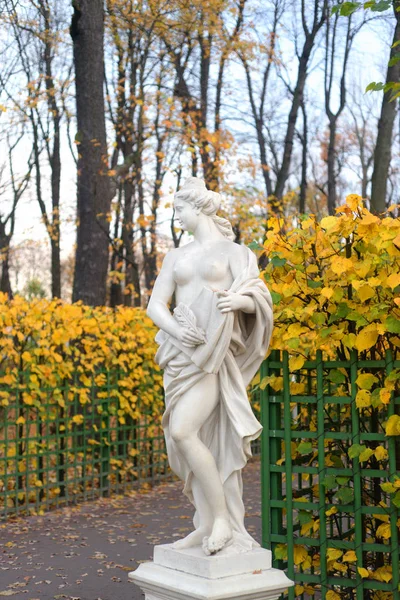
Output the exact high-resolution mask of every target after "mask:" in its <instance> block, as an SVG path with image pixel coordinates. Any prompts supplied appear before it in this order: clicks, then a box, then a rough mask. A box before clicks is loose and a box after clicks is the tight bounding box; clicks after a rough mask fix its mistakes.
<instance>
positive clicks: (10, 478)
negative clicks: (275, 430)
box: [0, 369, 260, 520]
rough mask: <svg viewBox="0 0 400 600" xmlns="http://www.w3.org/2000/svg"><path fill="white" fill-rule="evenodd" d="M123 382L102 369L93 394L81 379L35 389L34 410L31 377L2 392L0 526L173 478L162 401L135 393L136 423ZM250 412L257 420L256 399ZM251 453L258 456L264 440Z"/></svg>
mask: <svg viewBox="0 0 400 600" xmlns="http://www.w3.org/2000/svg"><path fill="white" fill-rule="evenodd" d="M125 375H126V374H124V373H123V372H122V371H121V369H114V370H112V369H110V370H100V369H99V370H97V371H96V373H94V374H93V377H92V385H91V386H90V387H87V386H85V385H83V384H82V383H81V381H80V373H78V372H77V373H75V374H74V375H72V376H71V378H69V379H68V380H60V381H57V382H55V385H54V386H53V387H48V388H43V387H42V386H41V385H39V384H38V387H37V388H36V392H38V391H39V390H40V391H42V392H45V396H46V400H45V401H43V400H40V401H38V402H37V403H36V404H35V405H32V404H27V403H26V399H27V398H26V390H29V389H30V386H31V385H32V382H31V373H30V372H29V371H28V370H26V371H21V372H20V373H19V374H18V384H17V385H13V386H5V385H4V384H2V385H0V392H1V390H3V391H7V393H8V394H9V398H10V403H9V405H8V406H0V520H2V519H7V518H10V517H15V516H25V515H28V514H38V513H39V514H40V513H41V512H42V511H47V510H51V509H54V508H59V507H61V506H64V505H66V504H76V503H78V502H84V501H87V500H94V499H96V498H99V497H107V496H111V495H113V494H125V493H127V492H129V491H130V490H133V489H136V488H138V487H140V486H142V485H143V484H146V483H150V484H154V483H157V482H159V481H162V480H163V479H165V478H167V477H171V476H172V474H171V471H170V469H169V466H168V460H167V454H166V448H165V440H164V434H163V431H162V428H161V414H162V412H163V408H162V398H158V399H157V400H156V401H155V403H154V404H152V405H148V404H145V403H143V402H142V401H141V400H140V393H138V396H139V399H138V401H137V404H136V406H135V415H136V417H135V418H133V417H132V416H129V415H128V414H126V411H124V410H121V407H120V405H119V401H118V398H117V394H116V392H117V391H118V390H119V391H121V389H120V384H119V382H120V381H121V380H123V379H124V376H125ZM99 376H100V377H99ZM95 381H96V382H97V383H95ZM99 381H102V382H103V383H101V384H99V383H98V382H99ZM82 393H84V394H85V396H86V398H87V400H88V401H86V402H85V403H84V404H82V402H81V395H82ZM71 395H72V397H73V400H72V401H71V399H70V398H71ZM253 408H254V410H255V412H256V414H258V413H259V401H258V399H257V398H254V402H253ZM252 449H253V454H254V455H258V454H259V453H260V440H256V441H255V442H254V443H253V447H252Z"/></svg>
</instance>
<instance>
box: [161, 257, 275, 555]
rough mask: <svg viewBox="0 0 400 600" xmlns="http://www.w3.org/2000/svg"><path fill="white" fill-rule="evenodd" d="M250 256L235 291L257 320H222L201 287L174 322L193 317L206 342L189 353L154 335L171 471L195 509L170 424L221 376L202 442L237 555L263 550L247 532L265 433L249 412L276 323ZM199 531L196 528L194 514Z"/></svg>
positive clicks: (239, 315)
mask: <svg viewBox="0 0 400 600" xmlns="http://www.w3.org/2000/svg"><path fill="white" fill-rule="evenodd" d="M246 251H247V252H246V254H247V266H246V268H245V269H244V271H243V272H242V273H241V274H240V275H239V276H238V277H237V278H236V279H235V280H234V281H233V283H232V285H231V287H230V291H232V292H236V293H239V294H243V295H245V296H250V297H251V298H252V299H253V300H254V305H255V313H254V314H247V313H244V312H242V311H231V312H228V313H225V314H222V313H221V311H220V310H219V309H218V308H217V306H216V304H217V301H218V297H217V295H216V293H215V292H214V291H213V290H211V289H209V288H206V287H204V288H203V289H202V291H201V292H200V294H199V296H198V297H197V298H196V299H195V300H194V301H193V302H192V303H191V305H190V306H189V307H186V306H185V305H182V304H179V305H178V307H177V309H175V311H174V316H175V318H177V320H178V321H179V323H180V324H181V325H182V314H183V320H184V319H185V318H187V319H188V323H189V325H188V326H190V322H192V323H193V321H195V323H196V324H197V326H198V327H199V328H201V329H203V330H204V332H205V336H206V342H205V343H203V344H201V345H199V346H196V347H194V348H187V347H185V346H183V345H182V343H181V342H180V341H179V340H177V339H176V338H174V337H172V336H170V335H168V334H167V333H165V332H164V331H162V330H160V331H159V332H158V334H157V336H156V341H157V343H158V344H160V347H159V349H158V352H157V354H156V362H157V363H158V364H159V365H160V367H161V368H162V369H164V370H165V381H164V382H165V404H166V410H165V413H164V416H163V428H164V435H165V439H166V445H167V452H168V459H169V463H170V466H171V469H172V470H173V471H174V472H175V473H176V474H177V475H178V476H179V477H180V479H182V481H184V482H185V487H184V493H185V494H186V495H187V496H188V498H189V499H190V500H191V502H192V503H193V504H194V505H195V501H194V497H193V493H192V478H193V473H192V472H191V470H190V467H189V465H188V463H187V461H186V460H185V457H184V455H183V454H182V453H181V452H180V451H179V449H178V447H177V445H176V444H175V443H174V441H173V439H172V437H171V435H170V422H171V417H172V415H173V412H174V410H175V407H176V406H177V405H178V404H179V399H180V398H181V397H182V395H183V394H185V393H186V392H187V391H188V390H190V389H191V387H192V386H193V385H195V384H197V383H198V382H199V381H201V379H202V378H204V377H205V376H206V375H207V374H209V373H215V374H217V375H218V383H219V396H220V398H219V402H218V404H217V406H216V408H215V409H214V411H213V412H212V414H211V415H210V416H209V418H208V419H207V421H206V422H205V423H204V424H203V426H202V428H201V430H200V432H199V437H200V439H201V440H202V442H203V443H204V444H205V445H206V446H207V447H208V448H209V449H210V451H211V453H212V455H213V457H214V459H215V462H216V464H217V467H218V470H219V473H220V476H221V480H222V483H223V485H224V491H225V497H226V503H227V508H228V511H229V514H230V519H231V524H232V528H233V544H234V546H235V547H237V549H238V551H240V550H249V549H251V548H252V547H255V546H258V544H257V542H256V541H255V540H254V539H253V538H252V537H251V536H250V534H249V533H248V532H247V531H246V529H245V527H244V505H243V500H242V491H243V490H242V475H241V469H242V468H243V467H244V466H245V464H246V462H247V460H248V458H249V457H250V456H251V448H250V444H251V441H252V440H254V439H256V438H257V437H258V436H259V435H260V433H261V429H262V427H261V424H260V423H259V422H258V421H257V419H256V418H255V416H254V414H253V412H252V410H251V407H250V404H249V400H248V397H247V392H246V388H247V386H248V384H249V383H250V382H251V380H252V378H253V377H254V375H255V374H256V372H257V370H258V368H259V366H260V364H261V362H262V360H263V359H264V357H265V355H266V352H267V349H268V345H269V341H270V338H271V333H272V325H273V316H272V299H271V295H270V293H269V291H268V289H267V287H266V286H265V284H264V282H263V281H262V280H261V279H260V278H259V270H258V267H257V261H256V257H255V255H254V254H253V253H252V252H251V251H250V250H248V249H247V248H246ZM178 313H179V316H180V317H181V318H180V319H178ZM193 316H194V318H193ZM195 507H196V505H195ZM197 508H198V507H197ZM194 525H195V527H198V526H199V515H198V512H197V511H196V514H195V517H194Z"/></svg>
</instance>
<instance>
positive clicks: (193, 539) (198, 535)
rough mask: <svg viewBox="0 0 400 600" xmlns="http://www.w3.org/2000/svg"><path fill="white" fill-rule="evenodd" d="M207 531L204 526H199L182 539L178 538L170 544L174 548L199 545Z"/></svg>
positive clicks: (181, 548) (180, 548)
mask: <svg viewBox="0 0 400 600" xmlns="http://www.w3.org/2000/svg"><path fill="white" fill-rule="evenodd" d="M207 533H209V530H207V529H206V528H205V527H199V529H195V530H194V531H192V533H189V535H187V536H186V537H184V538H183V539H182V540H178V541H176V542H174V543H173V544H172V547H173V549H174V550H183V549H184V548H193V547H194V546H201V544H202V542H203V538H204V536H206V535H207Z"/></svg>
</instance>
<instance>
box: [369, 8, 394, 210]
mask: <svg viewBox="0 0 400 600" xmlns="http://www.w3.org/2000/svg"><path fill="white" fill-rule="evenodd" d="M399 8H400V1H399V0H393V10H394V15H395V18H396V27H395V30H394V35H393V42H392V49H391V51H390V58H391V59H392V58H394V56H395V55H398V46H397V45H396V44H398V43H399V42H400V12H397V11H396V9H397V10H399ZM399 80H400V62H396V63H395V64H394V65H391V66H389V67H388V70H387V75H386V83H390V82H393V81H394V82H398V81H399ZM390 97H391V91H390V90H389V91H387V92H386V93H385V94H384V96H383V100H382V107H381V116H380V118H379V122H378V136H377V139H376V146H375V153H374V170H373V173H372V185H371V211H372V212H374V213H382V212H384V211H385V209H386V189H387V179H388V174H389V166H390V161H391V157H392V137H393V126H394V119H395V116H396V105H397V103H396V101H394V100H393V101H392V102H391V101H390Z"/></svg>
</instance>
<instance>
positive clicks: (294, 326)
mask: <svg viewBox="0 0 400 600" xmlns="http://www.w3.org/2000/svg"><path fill="white" fill-rule="evenodd" d="M355 202H357V203H355ZM336 210H337V215H336V216H330V217H325V218H324V219H322V220H321V221H320V222H318V221H317V219H316V218H315V216H314V215H303V216H301V217H300V218H299V220H298V221H296V220H293V218H292V217H291V218H290V219H287V220H285V219H283V218H277V217H271V218H270V219H269V220H268V232H267V236H266V240H265V243H264V250H265V252H266V255H267V257H268V265H267V267H266V268H265V270H264V272H263V277H264V279H265V281H266V283H267V285H268V287H269V289H270V291H271V293H272V297H273V301H274V304H275V306H274V314H275V328H274V333H273V339H272V348H276V349H279V350H288V351H289V352H290V353H291V354H292V355H300V356H303V357H305V358H310V357H313V356H315V352H316V350H322V351H323V352H324V355H326V356H328V357H332V358H341V359H343V360H344V359H346V358H348V357H349V352H350V351H351V350H353V349H356V350H358V351H359V352H360V353H362V354H363V358H367V357H368V356H369V355H370V351H371V349H372V348H373V350H374V353H375V355H376V353H378V355H379V356H383V354H384V352H385V350H387V349H391V350H392V351H394V352H395V353H396V352H397V353H398V351H399V349H400V336H399V334H400V219H394V218H392V217H391V216H390V214H388V215H387V216H384V217H382V218H379V217H377V216H375V215H372V214H371V213H370V212H369V211H368V209H367V208H366V207H365V206H363V204H362V202H361V198H359V197H356V198H355V195H354V194H352V195H351V196H349V197H348V198H347V201H346V204H344V205H343V206H341V207H339V208H338V209H336ZM365 387H366V386H365ZM367 389H369V388H367Z"/></svg>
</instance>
